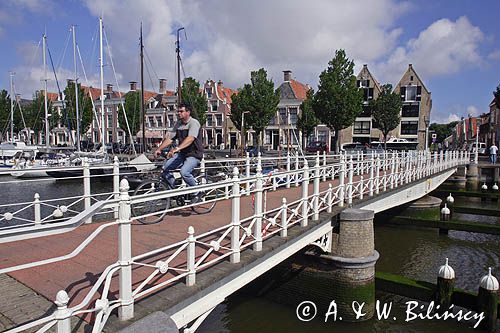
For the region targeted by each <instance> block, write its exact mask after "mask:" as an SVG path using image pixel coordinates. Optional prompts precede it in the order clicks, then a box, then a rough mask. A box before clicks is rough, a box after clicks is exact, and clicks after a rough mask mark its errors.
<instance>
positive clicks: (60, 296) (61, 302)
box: [55, 290, 69, 306]
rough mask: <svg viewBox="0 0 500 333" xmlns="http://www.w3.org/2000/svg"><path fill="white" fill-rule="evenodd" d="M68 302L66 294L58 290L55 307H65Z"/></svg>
mask: <svg viewBox="0 0 500 333" xmlns="http://www.w3.org/2000/svg"><path fill="white" fill-rule="evenodd" d="M68 302H69V296H68V293H67V292H66V291H64V290H59V291H58V292H57V295H56V302H55V303H56V305H57V306H66V305H68Z"/></svg>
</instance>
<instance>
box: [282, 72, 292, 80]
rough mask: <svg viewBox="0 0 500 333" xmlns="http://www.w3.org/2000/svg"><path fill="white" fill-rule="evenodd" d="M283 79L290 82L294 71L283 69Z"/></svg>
mask: <svg viewBox="0 0 500 333" xmlns="http://www.w3.org/2000/svg"><path fill="white" fill-rule="evenodd" d="M283 74H284V75H283V81H285V82H288V81H290V79H291V78H292V71H289V70H286V71H283Z"/></svg>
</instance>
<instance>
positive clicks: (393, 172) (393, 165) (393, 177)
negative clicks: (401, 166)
mask: <svg viewBox="0 0 500 333" xmlns="http://www.w3.org/2000/svg"><path fill="white" fill-rule="evenodd" d="M389 177H390V178H391V186H390V189H391V190H392V189H393V188H394V181H395V180H396V153H394V152H393V153H392V158H391V173H390V175H389Z"/></svg>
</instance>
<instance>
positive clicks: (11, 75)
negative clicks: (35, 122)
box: [10, 72, 15, 142]
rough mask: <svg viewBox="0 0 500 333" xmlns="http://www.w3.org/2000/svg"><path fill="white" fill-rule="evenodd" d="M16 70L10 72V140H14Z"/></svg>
mask: <svg viewBox="0 0 500 333" xmlns="http://www.w3.org/2000/svg"><path fill="white" fill-rule="evenodd" d="M13 82H14V72H10V141H12V142H14V98H15V96H14V83H13Z"/></svg>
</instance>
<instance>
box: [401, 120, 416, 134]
mask: <svg viewBox="0 0 500 333" xmlns="http://www.w3.org/2000/svg"><path fill="white" fill-rule="evenodd" d="M417 133H418V121H402V122H401V135H417Z"/></svg>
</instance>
